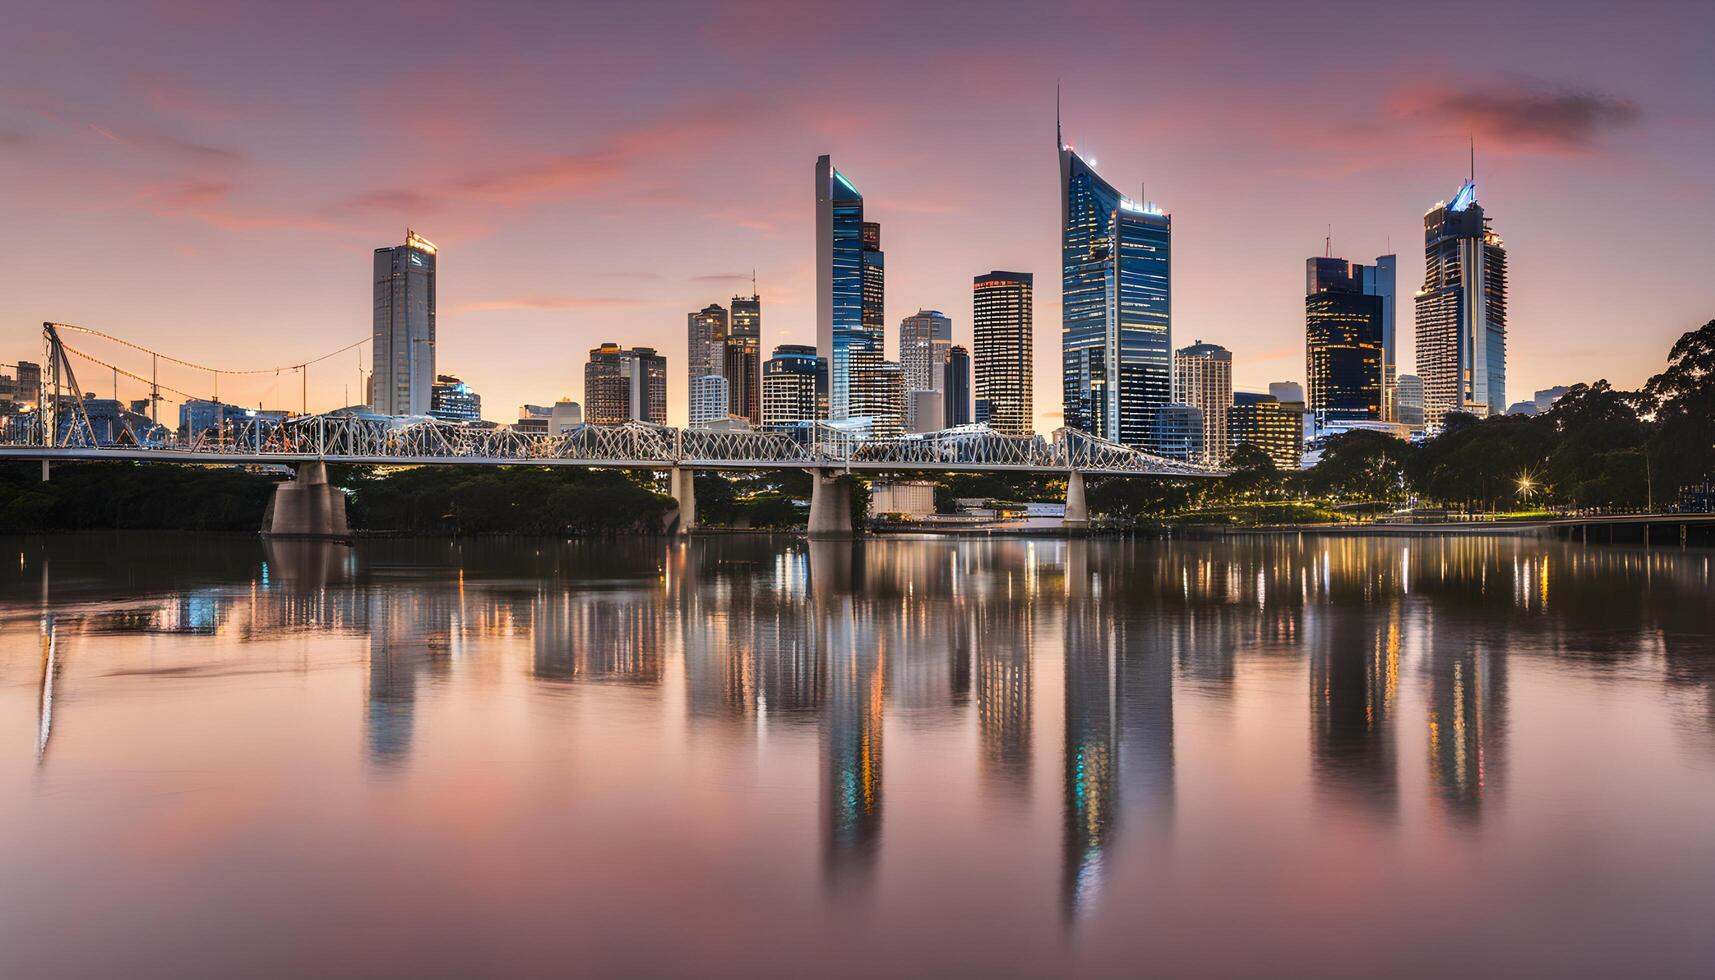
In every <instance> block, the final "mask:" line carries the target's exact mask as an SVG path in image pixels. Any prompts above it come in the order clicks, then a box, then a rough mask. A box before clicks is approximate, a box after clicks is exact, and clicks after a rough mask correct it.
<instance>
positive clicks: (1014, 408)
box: [971, 270, 1036, 436]
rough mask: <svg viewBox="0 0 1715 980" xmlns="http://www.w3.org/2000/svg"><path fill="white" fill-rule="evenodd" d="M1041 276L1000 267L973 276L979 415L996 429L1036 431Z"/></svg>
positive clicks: (1016, 433) (1021, 432) (973, 345)
mask: <svg viewBox="0 0 1715 980" xmlns="http://www.w3.org/2000/svg"><path fill="white" fill-rule="evenodd" d="M1035 292H1036V285H1035V276H1034V275H1033V274H1031V273H1028V272H1003V271H1000V270H996V271H993V272H990V273H988V274H986V275H981V276H976V277H975V278H973V279H972V280H971V351H972V354H973V362H974V363H973V365H972V367H973V370H974V381H973V388H974V394H975V396H976V420H977V421H978V422H981V423H984V424H986V425H987V426H988V427H989V428H991V429H993V430H995V431H996V432H1000V433H1004V434H1006V435H1014V436H1027V435H1030V434H1031V432H1033V431H1034V430H1035V427H1036V426H1035V421H1036V420H1035V416H1036V398H1035V370H1034V367H1033V365H1034V363H1035V346H1034V344H1033V343H1032V336H1033V333H1034V327H1035V312H1034V311H1035V302H1036V300H1035Z"/></svg>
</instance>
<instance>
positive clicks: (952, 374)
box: [941, 344, 971, 429]
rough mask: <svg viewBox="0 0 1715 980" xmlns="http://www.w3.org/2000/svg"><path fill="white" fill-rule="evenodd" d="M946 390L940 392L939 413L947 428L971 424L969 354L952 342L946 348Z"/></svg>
mask: <svg viewBox="0 0 1715 980" xmlns="http://www.w3.org/2000/svg"><path fill="white" fill-rule="evenodd" d="M946 378H947V390H946V391H945V392H943V393H942V398H941V414H942V417H943V419H944V420H945V422H946V425H947V428H949V429H951V428H954V427H955V426H960V425H970V424H971V355H970V352H969V351H967V350H965V348H963V347H961V346H959V345H957V344H954V345H953V346H951V347H949V348H947V367H946Z"/></svg>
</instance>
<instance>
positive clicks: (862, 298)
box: [816, 156, 885, 421]
mask: <svg viewBox="0 0 1715 980" xmlns="http://www.w3.org/2000/svg"><path fill="white" fill-rule="evenodd" d="M884 274H885V265H884V262H883V255H882V252H881V229H880V226H879V225H877V224H875V223H874V222H865V221H864V220H863V195H862V194H860V193H858V189H857V187H856V186H855V185H853V184H852V182H851V181H850V180H849V179H847V178H846V176H845V175H844V174H841V173H840V172H839V171H838V170H836V169H834V165H833V162H832V159H831V158H830V157H827V156H822V157H819V158H818V159H817V160H816V347H817V349H818V350H820V351H821V353H822V355H823V356H824V357H826V358H827V359H828V418H830V419H832V420H835V421H839V420H843V419H845V418H846V417H847V416H848V415H852V414H856V413H855V412H854V411H853V408H852V381H853V374H854V366H855V363H861V362H867V363H870V364H872V365H873V364H879V363H880V362H881V359H882V342H883V333H884V329H885V328H884V326H883V324H884V322H885V321H884V320H883V294H884V288H885V282H884V278H885V275H884ZM854 355H856V356H855V362H854Z"/></svg>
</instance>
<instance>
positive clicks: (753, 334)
mask: <svg viewBox="0 0 1715 980" xmlns="http://www.w3.org/2000/svg"><path fill="white" fill-rule="evenodd" d="M725 374H726V379H727V411H728V412H730V413H732V414H733V415H736V416H738V417H740V418H743V419H747V420H749V422H750V424H751V425H761V424H762V297H761V296H758V295H756V293H755V291H754V290H752V292H751V294H750V295H749V296H734V297H733V298H732V325H731V327H730V328H729V329H728V330H727V336H726V371H725Z"/></svg>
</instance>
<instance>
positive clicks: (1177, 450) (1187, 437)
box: [1150, 402, 1203, 463]
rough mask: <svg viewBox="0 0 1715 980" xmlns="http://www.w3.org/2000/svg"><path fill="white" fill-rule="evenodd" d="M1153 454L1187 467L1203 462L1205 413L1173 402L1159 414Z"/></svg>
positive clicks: (1152, 442)
mask: <svg viewBox="0 0 1715 980" xmlns="http://www.w3.org/2000/svg"><path fill="white" fill-rule="evenodd" d="M1154 430H1155V431H1154V432H1152V433H1151V438H1150V444H1151V445H1152V446H1153V449H1152V451H1153V452H1155V453H1157V454H1159V455H1162V456H1165V457H1167V458H1168V459H1176V460H1179V461H1181V462H1185V463H1196V462H1201V461H1202V459H1203V410H1202V409H1200V408H1197V407H1196V406H1195V405H1178V404H1174V403H1172V402H1169V403H1168V404H1166V405H1163V406H1161V408H1159V409H1157V410H1156V412H1155V425H1154Z"/></svg>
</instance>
